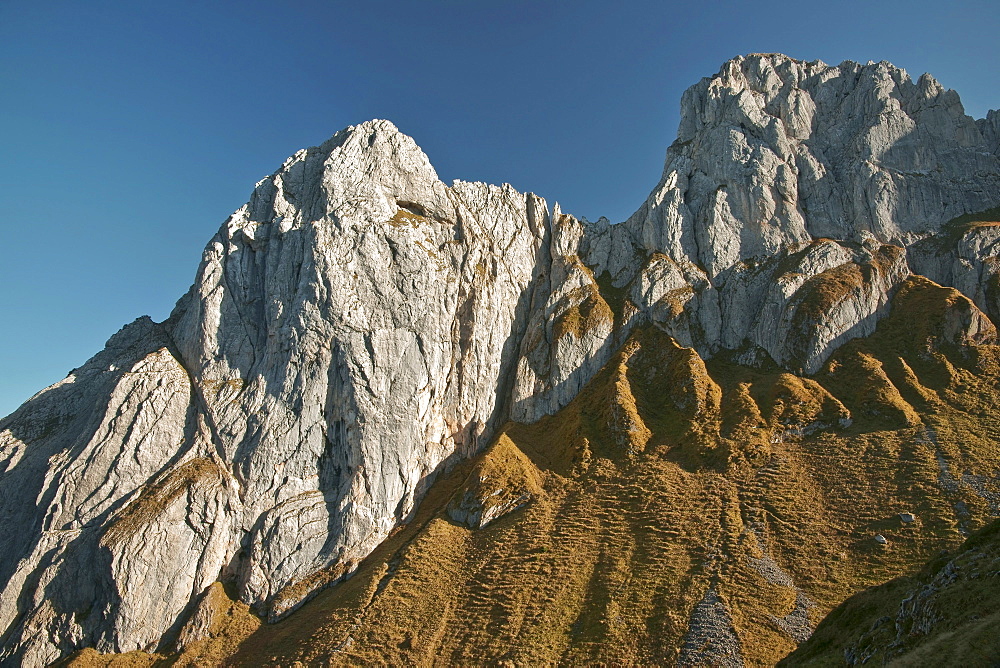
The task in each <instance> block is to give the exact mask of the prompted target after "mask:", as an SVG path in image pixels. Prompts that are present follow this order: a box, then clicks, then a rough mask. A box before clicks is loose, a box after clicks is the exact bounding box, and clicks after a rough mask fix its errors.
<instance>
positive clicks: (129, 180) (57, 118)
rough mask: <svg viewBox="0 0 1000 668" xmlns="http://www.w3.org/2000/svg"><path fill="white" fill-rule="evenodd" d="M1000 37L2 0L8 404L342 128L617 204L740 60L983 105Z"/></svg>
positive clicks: (622, 19)
mask: <svg viewBox="0 0 1000 668" xmlns="http://www.w3.org/2000/svg"><path fill="white" fill-rule="evenodd" d="M998 35H1000V5H998V4H997V3H996V2H995V0H993V1H992V2H961V1H959V2H950V3H949V2H942V1H941V0H936V1H935V2H923V1H921V0H914V1H908V2H878V1H875V2H871V1H868V2H839V3H838V2H821V3H815V2H771V1H767V0H761V1H757V2H752V3H750V2H683V3H676V2H663V1H644V2H629V1H628V0H623V1H620V2H607V1H591V0H564V1H559V2H546V1H534V2H504V1H502V0H492V1H489V2H487V1H478V0H465V1H458V0H447V1H438V2H433V1H426V2H418V1H415V0H410V1H405V2H404V1H397V2H382V1H373V0H367V1H365V2H335V1H330V0H328V1H325V2H320V1H308V0H302V1H294V0H290V1H289V2H273V1H271V2H256V1H252V0H251V1H247V0H241V1H240V2H204V1H202V2H186V1H172V2H159V3H153V2H142V1H140V2H134V1H133V2H101V1H99V0H87V1H84V0H79V1H78V2H49V1H46V0H35V1H33V2H23V1H14V0H0V225H2V230H0V231H2V236H0V281H2V282H0V285H2V286H3V287H2V290H0V309H2V313H3V317H2V318H0V415H5V414H7V413H8V412H10V411H12V410H13V409H14V408H16V407H17V405H18V404H20V403H21V402H22V401H24V400H25V399H27V398H28V397H29V396H30V395H31V394H33V393H34V392H36V391H37V390H39V389H41V388H42V387H44V386H45V385H48V384H50V383H52V382H55V381H57V380H59V379H60V378H62V377H63V376H64V375H65V374H66V372H67V371H69V370H70V369H71V368H73V367H76V366H79V365H80V364H82V363H83V362H84V361H85V360H86V359H87V358H88V357H90V356H91V355H92V354H93V353H95V352H97V351H98V350H99V349H100V348H101V347H102V346H103V344H104V341H105V340H106V339H107V338H108V337H109V336H110V335H111V334H113V333H114V332H115V331H117V330H118V329H119V328H120V327H121V326H122V325H123V324H125V323H127V322H129V321H131V320H133V319H134V318H136V317H138V316H140V315H143V314H149V315H151V316H152V317H153V318H154V319H157V320H160V319H163V318H165V317H166V316H167V314H168V313H169V312H170V309H171V308H172V306H173V304H174V302H175V301H176V299H177V298H178V297H180V296H181V295H182V294H183V293H184V292H185V291H186V290H187V288H188V286H189V285H190V283H191V281H192V279H193V277H194V273H195V270H196V268H197V265H198V260H199V257H200V254H201V249H202V247H203V246H204V244H205V243H206V242H207V241H208V239H209V238H210V237H211V236H212V235H213V234H214V232H215V230H216V229H217V228H218V226H219V224H220V223H221V222H222V221H223V220H224V219H225V218H226V216H227V215H228V214H229V213H230V212H232V211H233V210H234V209H236V208H238V207H239V206H241V205H242V204H243V203H244V202H245V201H246V199H247V197H248V195H249V193H250V191H251V189H252V187H253V184H254V183H255V182H256V181H257V180H258V179H260V178H261V177H263V176H265V175H267V174H269V173H270V172H272V171H274V170H275V169H276V168H277V167H278V166H279V165H280V164H281V162H282V161H283V160H284V158H285V157H287V156H288V155H290V154H291V153H293V152H294V151H295V150H297V149H299V148H302V147H305V146H310V145H315V144H318V143H320V142H322V141H323V140H324V139H326V138H327V137H328V136H329V135H331V134H333V133H334V132H335V131H337V130H339V129H340V128H342V127H344V126H347V125H351V124H354V123H359V122H362V121H365V120H367V119H369V118H388V119H390V120H392V121H393V122H395V123H396V125H397V126H399V128H400V129H401V130H402V131H403V132H406V133H407V134H409V135H411V136H413V137H414V138H415V139H416V140H417V143H418V144H420V146H421V147H423V149H424V150H425V151H426V152H427V154H428V155H429V156H430V158H431V162H432V163H433V164H434V165H435V167H436V168H437V170H438V173H439V174H440V176H441V177H442V178H443V179H444V180H445V181H446V182H447V181H450V180H451V179H454V178H461V179H466V180H480V181H489V182H494V183H501V182H505V181H506V182H509V183H512V184H513V185H514V186H515V187H517V188H518V189H520V190H531V191H534V192H536V193H538V194H540V195H542V196H544V197H546V198H547V199H548V200H549V202H550V203H551V202H553V201H556V200H558V201H559V202H560V203H561V204H562V206H563V210H565V211H569V212H572V213H576V214H578V215H584V216H587V217H588V218H592V219H593V218H597V217H599V216H601V215H606V216H608V217H609V218H611V219H612V220H615V221H618V220H622V219H624V218H626V217H627V216H628V215H629V214H630V213H631V212H632V210H633V209H635V208H636V207H637V206H638V205H639V204H640V203H641V202H642V200H643V199H644V198H645V196H646V195H647V194H648V192H649V190H650V188H651V187H652V186H653V185H654V184H655V182H656V180H657V178H658V177H659V174H660V170H661V168H662V161H663V154H664V150H665V149H666V147H667V146H668V145H669V144H670V142H671V141H672V140H673V137H674V135H675V133H676V129H677V120H678V113H677V111H678V104H679V101H680V95H681V93H682V92H683V90H684V89H685V88H686V87H688V86H689V85H691V84H693V83H695V82H697V81H698V79H700V78H701V77H704V76H709V75H711V74H713V73H715V72H716V71H717V70H718V69H719V66H720V65H721V64H722V63H723V62H724V61H725V60H727V59H729V58H731V57H733V56H735V55H738V54H743V53H750V52H772V51H778V52H782V53H787V54H788V55H790V56H793V57H795V58H801V59H805V60H813V59H821V60H824V61H826V62H828V63H839V62H841V61H842V60H846V59H850V60H857V61H861V62H865V61H868V60H889V61H891V62H893V63H895V64H896V65H899V66H900V67H904V68H906V69H907V71H908V72H909V73H910V74H911V76H914V77H916V76H918V75H920V74H921V73H922V72H925V71H929V72H931V73H932V74H934V75H935V76H936V77H937V78H938V80H940V81H941V82H942V83H943V84H944V85H945V86H946V87H948V88H954V89H956V90H958V91H959V93H960V94H961V95H962V99H963V101H964V102H965V105H966V110H967V111H968V113H970V114H971V115H973V116H976V117H977V118H978V117H982V116H983V115H984V114H985V112H986V111H987V110H988V109H990V108H994V107H1000V57H998V56H1000V47H998V43H1000V40H998Z"/></svg>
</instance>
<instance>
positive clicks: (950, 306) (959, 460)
mask: <svg viewBox="0 0 1000 668" xmlns="http://www.w3.org/2000/svg"><path fill="white" fill-rule="evenodd" d="M962 308H964V306H963V304H962V303H960V302H958V301H955V300H953V299H952V295H951V293H949V292H948V291H947V290H945V289H943V288H939V286H934V285H933V284H930V283H929V282H920V281H916V282H913V283H911V284H908V285H907V286H906V287H905V289H903V290H901V291H900V294H899V295H898V296H897V299H896V302H895V306H894V308H893V312H892V314H891V315H890V316H889V317H888V318H887V319H885V320H884V321H883V322H882V323H881V324H880V326H879V328H878V331H877V332H876V333H875V334H874V335H873V336H872V337H869V338H868V339H866V340H863V341H857V342H853V343H851V344H848V345H847V346H845V347H844V348H842V349H841V350H840V351H838V353H837V354H836V355H835V356H834V357H833V358H832V359H831V361H830V362H829V364H828V365H827V367H826V368H825V369H824V370H823V371H822V372H821V373H819V374H817V375H816V376H815V377H813V378H808V379H807V378H801V377H795V376H791V375H789V374H787V373H784V372H783V371H781V370H780V369H776V368H770V369H767V368H765V369H750V368H747V367H741V366H739V365H735V364H732V363H728V362H726V361H724V360H721V359H720V360H714V361H713V362H711V363H709V364H707V365H706V364H705V363H704V362H702V360H701V359H700V358H698V356H697V355H696V354H695V353H694V351H692V350H689V349H685V348H682V347H681V346H679V345H677V343H676V342H675V341H673V340H672V339H670V338H669V337H667V336H666V335H664V334H662V333H660V332H658V331H656V330H653V329H644V330H639V331H636V332H634V333H633V335H632V336H631V337H630V338H629V340H627V341H626V342H625V344H624V345H623V347H622V349H621V350H620V351H619V352H618V353H616V354H615V355H614V356H613V358H612V359H611V361H610V362H609V363H608V364H607V365H606V366H605V368H604V369H602V370H601V371H600V372H599V373H598V374H597V375H596V376H595V377H594V378H593V379H592V380H591V382H590V383H589V384H588V385H587V386H586V387H585V389H584V390H583V391H582V392H581V393H580V394H579V396H577V397H576V398H575V399H574V400H573V401H572V402H571V403H570V404H569V405H568V406H567V407H565V408H564V409H563V410H562V411H560V412H559V413H558V414H556V415H553V416H549V417H546V418H543V419H542V420H540V421H538V422H537V423H535V424H531V425H521V424H510V425H507V427H506V428H505V429H504V431H503V433H502V434H501V435H499V436H498V439H497V441H496V444H497V445H496V446H495V447H494V448H493V449H491V450H488V451H487V452H486V453H484V454H483V455H481V456H480V458H479V459H478V460H474V461H472V462H468V463H466V464H465V465H463V466H462V467H460V468H459V469H457V470H455V471H453V472H452V473H450V474H448V475H444V476H442V477H441V478H440V479H439V480H438V481H437V482H436V483H435V484H434V486H433V487H432V488H431V490H430V492H429V494H428V496H427V497H426V498H425V500H424V502H423V503H422V504H421V506H420V508H419V509H418V512H417V516H416V518H415V519H414V521H413V522H411V524H410V525H408V526H407V527H405V528H404V529H402V530H401V531H400V532H398V533H396V534H394V535H393V536H392V537H391V538H390V539H389V540H388V541H387V542H386V543H385V544H383V545H382V546H381V547H379V548H378V549H377V550H376V551H375V553H373V554H372V555H371V556H370V557H369V558H368V559H366V560H365V561H364V562H363V563H362V564H361V565H360V567H359V568H358V570H357V572H356V573H355V574H354V575H353V576H352V577H351V578H350V579H348V580H346V581H345V582H342V583H340V584H338V585H336V586H335V587H332V588H329V589H327V590H325V591H323V592H321V593H320V594H319V595H318V596H317V597H316V598H315V599H313V600H312V601H310V602H309V603H306V604H305V605H304V606H303V607H302V608H301V609H300V610H299V611H297V612H296V613H294V614H292V615H291V616H290V617H288V618H287V619H285V620H284V621H281V622H279V623H277V624H273V625H264V626H261V627H260V628H259V629H257V630H256V631H255V632H253V633H252V634H251V635H250V636H249V637H248V638H247V639H246V640H245V641H244V642H243V643H242V644H241V645H240V647H239V649H238V651H236V652H235V654H233V656H232V657H231V658H230V659H228V660H227V662H228V663H229V664H231V665H281V666H285V665H294V664H295V662H296V661H299V662H302V663H303V664H306V665H498V664H503V665H510V664H514V665H522V664H523V665H548V664H555V663H565V664H571V665H576V664H595V663H600V664H612V665H664V664H672V663H676V661H677V658H678V651H679V650H678V648H679V647H680V645H681V643H682V640H683V638H684V635H685V633H686V632H687V630H688V619H689V616H690V614H691V611H692V609H693V608H694V606H695V604H696V603H697V602H698V601H699V600H700V599H701V597H702V596H703V594H704V592H705V590H706V589H707V588H708V587H709V586H714V587H715V588H716V589H717V591H718V593H719V595H720V596H722V597H723V598H724V599H725V600H726V601H727V603H728V605H729V607H730V609H731V611H732V618H733V625H734V629H735V632H736V634H737V635H738V636H739V638H740V640H741V643H742V648H743V657H744V659H745V660H746V662H747V663H748V665H773V664H774V663H775V662H777V661H778V660H779V659H781V658H782V657H783V656H785V655H786V654H787V653H788V652H790V651H791V650H793V649H794V648H795V642H794V641H793V640H792V639H791V638H790V637H789V636H788V635H787V634H786V633H785V632H783V631H782V630H781V629H780V628H779V626H778V625H777V624H776V623H775V621H774V619H775V618H780V617H783V616H784V615H786V614H788V613H789V612H790V611H791V610H792V607H793V606H794V604H795V598H796V590H795V589H793V588H791V587H789V586H786V585H785V584H782V583H781V582H777V583H775V582H772V581H769V580H768V579H767V578H765V577H763V576H762V574H761V573H760V572H759V571H758V569H757V568H756V567H755V566H754V564H755V563H757V562H755V561H754V560H755V559H761V558H763V557H764V556H767V557H769V558H770V559H772V560H773V562H774V563H775V564H777V565H778V567H780V568H781V569H783V571H784V572H785V573H787V575H788V576H790V577H791V578H792V579H793V580H794V583H795V585H796V586H797V587H798V588H799V589H800V590H801V591H802V592H804V593H805V594H806V595H808V596H809V597H810V598H811V599H812V600H813V601H815V603H816V605H815V607H814V608H813V609H812V610H811V612H810V615H811V618H812V619H813V621H818V620H819V619H820V618H822V617H823V616H824V615H825V614H826V613H827V612H829V611H830V610H832V609H833V608H834V607H835V606H837V605H838V604H840V603H841V602H843V601H844V600H845V599H847V598H849V597H850V596H852V595H854V594H856V593H858V592H859V591H861V590H863V589H864V588H866V587H870V586H872V585H876V584H879V583H882V582H885V581H887V580H890V579H892V578H895V577H897V576H899V575H900V574H905V573H909V572H913V571H915V570H917V569H918V568H919V567H920V565H921V564H923V563H925V562H926V561H927V560H928V559H931V558H932V557H933V556H935V555H936V554H938V553H939V552H940V551H941V550H942V549H947V548H953V547H955V546H956V545H958V544H959V543H960V542H961V540H962V537H961V534H960V532H959V522H960V520H961V518H959V517H958V516H957V515H956V511H955V505H954V504H955V503H957V502H958V501H962V502H963V503H965V504H966V506H967V507H968V516H967V517H966V518H965V519H964V520H961V521H963V522H965V523H966V524H967V526H968V527H969V528H970V529H975V528H977V527H978V526H981V525H982V524H983V523H984V522H985V521H986V520H987V519H988V516H989V513H990V512H991V510H990V508H989V506H988V504H986V503H985V502H983V501H982V500H981V499H979V497H978V495H977V494H976V493H975V492H974V491H971V490H970V489H967V488H964V487H962V488H957V489H955V490H951V491H949V490H948V489H945V488H944V487H943V486H942V484H941V481H940V478H941V475H942V473H941V466H942V464H941V462H942V461H943V462H944V464H943V465H944V466H945V467H946V469H947V470H948V471H950V472H951V474H952V475H954V476H956V477H959V478H960V477H961V476H962V473H963V472H964V471H969V472H971V473H972V474H975V475H983V476H987V477H988V476H992V475H993V474H994V473H995V471H996V461H998V458H1000V451H998V450H1000V448H998V445H997V444H998V443H1000V398H998V397H1000V394H998V393H997V383H998V381H1000V363H998V355H997V352H996V349H995V348H993V347H991V346H979V347H968V346H959V345H953V344H952V343H949V342H948V340H947V338H946V337H944V336H943V335H942V334H941V332H940V331H939V330H935V327H941V326H944V324H945V323H946V322H947V321H948V318H950V317H952V316H951V315H949V314H950V313H952V312H953V311H955V310H956V309H959V310H960V309H962ZM913 323H919V324H918V325H916V326H915V325H914V324H913ZM907 332H909V335H907ZM914 337H915V338H914ZM918 409H919V410H918ZM848 411H849V412H850V414H851V417H852V419H853V424H851V425H850V426H849V427H845V426H844V425H842V424H840V419H841V418H842V417H844V416H845V413H847V412H848ZM913 416H916V419H914V417H913ZM806 427H811V429H810V428H806ZM925 427H928V428H931V429H933V430H934V431H935V433H936V436H937V438H936V442H932V441H929V440H928V439H927V438H926V432H925V431H924V428H925ZM528 460H530V462H529V461H528ZM529 464H530V465H529ZM474 470H475V471H478V473H475V474H473V476H474V477H475V478H476V480H480V479H482V478H486V479H487V480H490V481H493V482H492V483H490V484H493V485H494V487H495V488H496V489H494V490H493V491H496V490H504V489H507V488H511V487H515V486H517V485H520V484H525V483H524V480H525V477H526V476H527V478H530V479H531V481H532V482H531V484H533V485H536V489H537V493H535V494H534V495H533V500H532V501H531V502H530V503H529V504H527V505H526V506H523V507H521V508H520V509H518V510H516V511H514V512H511V513H509V514H507V515H504V516H503V517H501V518H500V519H498V520H496V521H495V522H493V523H491V524H490V525H488V526H487V527H486V528H484V529H481V530H476V531H473V530H469V529H467V528H465V527H463V526H460V525H458V524H456V523H454V522H452V521H450V520H449V519H448V515H447V512H446V509H447V507H448V505H449V504H450V503H452V502H453V500H454V499H455V498H456V495H459V494H463V493H464V491H465V490H466V488H465V487H463V485H467V484H468V481H469V480H470V474H472V472H473V471H474ZM991 484H993V483H991ZM998 491H1000V490H998ZM501 493H502V492H501ZM977 499H979V500H978V501H977ZM900 512H912V513H915V514H916V515H917V517H918V518H919V519H918V521H917V522H915V523H913V524H912V525H904V524H903V523H901V522H900V521H899V518H898V513H900ZM876 533H881V534H883V535H884V536H886V537H887V538H888V541H889V542H888V544H887V545H886V546H879V545H878V544H876V543H875V542H874V540H873V536H874V535H875V534H876ZM758 538H759V539H760V541H761V542H758ZM970 637H972V636H970ZM976 637H978V636H976ZM942 642H944V641H942Z"/></svg>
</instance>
